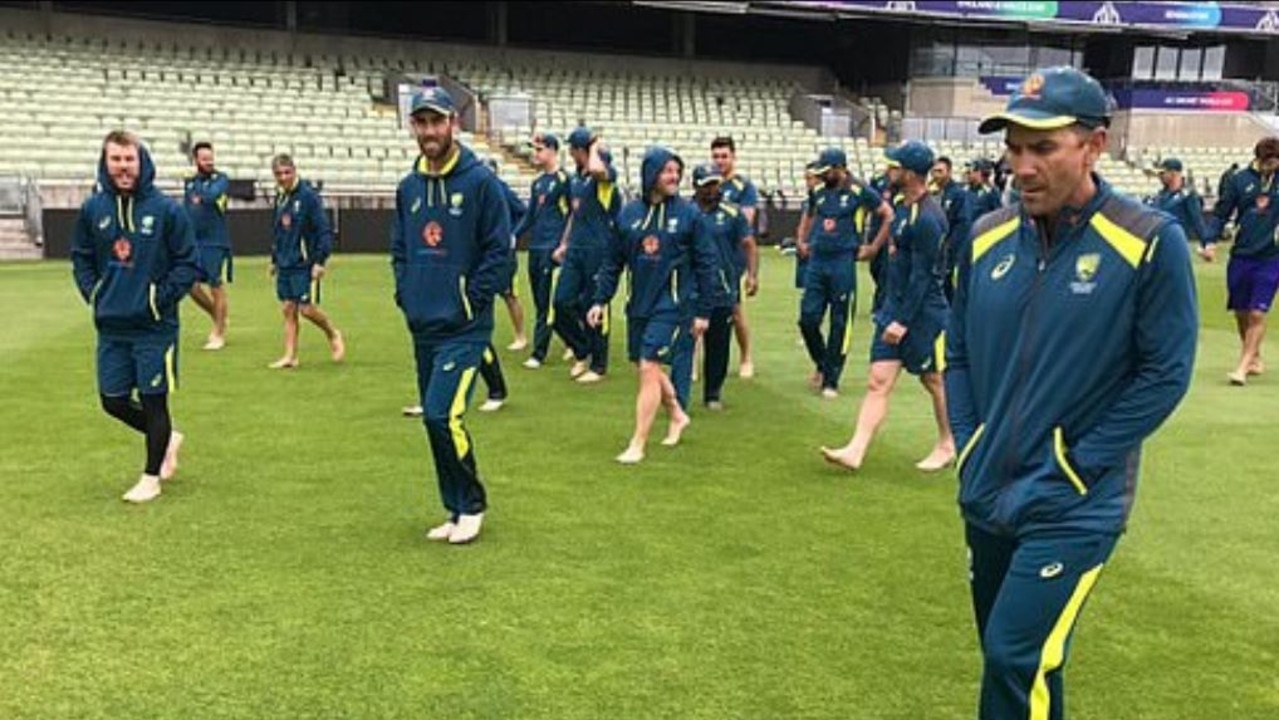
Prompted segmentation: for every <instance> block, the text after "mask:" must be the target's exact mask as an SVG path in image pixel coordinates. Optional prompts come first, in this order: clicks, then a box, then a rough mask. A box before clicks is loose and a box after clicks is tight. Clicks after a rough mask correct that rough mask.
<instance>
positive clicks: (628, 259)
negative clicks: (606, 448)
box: [586, 147, 723, 465]
mask: <svg viewBox="0 0 1279 720" xmlns="http://www.w3.org/2000/svg"><path fill="white" fill-rule="evenodd" d="M683 174H684V161H683V160H681V159H680V158H679V156H677V155H675V154H674V153H672V152H671V151H670V150H667V149H666V148H662V147H656V148H652V149H650V150H649V151H648V152H646V153H644V159H643V161H642V162H641V164H640V181H641V182H640V197H638V198H636V199H635V200H632V201H631V202H630V203H628V204H627V205H626V207H625V208H623V210H622V212H621V214H620V215H619V217H618V219H617V226H618V233H619V237H618V239H617V240H616V241H615V242H614V243H613V245H612V246H611V247H610V252H609V253H608V255H607V256H606V258H605V259H604V263H603V265H602V267H601V268H600V272H599V275H598V276H597V277H596V287H595V291H594V294H595V304H594V305H592V306H591V309H590V310H589V311H588V312H587V315H586V321H587V323H589V324H590V325H591V326H592V327H596V326H598V325H600V324H601V323H602V322H604V316H605V312H606V307H607V305H608V303H609V302H610V301H611V300H612V299H613V295H614V294H615V293H616V292H617V286H618V282H619V280H620V279H621V275H622V272H623V271H624V270H627V271H629V273H630V279H631V283H630V290H631V292H630V298H629V299H628V300H627V303H626V322H627V353H628V355H629V356H630V359H631V362H634V363H636V364H637V365H638V368H639V390H638V392H637V394H636V398H635V432H634V434H633V435H632V436H631V440H630V443H629V444H628V445H627V447H626V450H625V451H623V452H622V454H621V455H618V456H617V458H616V459H617V462H619V463H622V464H624V465H633V464H635V463H639V462H641V461H643V459H644V450H645V447H646V446H647V444H648V435H649V432H650V431H651V430H652V427H653V421H654V420H656V419H657V409H658V408H659V407H661V406H665V407H666V411H667V413H668V415H669V417H670V425H669V427H668V428H667V431H666V437H665V439H663V440H662V444H663V445H666V446H673V445H677V444H679V441H680V436H681V434H682V433H683V432H684V429H685V428H686V427H688V424H689V418H688V413H686V412H685V411H684V409H683V408H682V407H680V403H679V399H678V398H677V396H676V393H675V387H674V384H673V383H672V382H671V378H670V377H668V376H667V375H666V373H665V372H663V371H662V364H663V363H667V364H670V363H672V362H673V361H674V360H675V358H677V357H678V356H681V355H684V356H687V355H689V354H691V353H692V342H693V340H694V339H695V338H697V337H700V336H701V334H702V333H703V332H705V330H706V327H707V324H708V322H709V317H710V310H711V308H712V307H714V306H715V305H717V304H719V302H718V300H719V297H720V296H721V295H722V294H723V291H722V289H721V288H720V286H719V283H718V282H717V279H716V269H717V267H718V264H717V262H716V258H715V250H714V247H713V244H712V243H713V241H712V239H711V237H710V233H709V232H708V231H707V226H706V223H705V222H703V219H702V214H701V212H699V211H698V209H697V208H696V207H694V206H693V205H691V204H689V203H688V202H686V201H684V200H682V199H681V198H680V197H679V183H680V178H681V177H682V176H683Z"/></svg>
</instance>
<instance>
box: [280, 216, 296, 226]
mask: <svg viewBox="0 0 1279 720" xmlns="http://www.w3.org/2000/svg"><path fill="white" fill-rule="evenodd" d="M280 227H283V228H284V229H285V230H288V229H289V228H291V227H293V215H291V214H289V213H284V214H283V215H281V216H280Z"/></svg>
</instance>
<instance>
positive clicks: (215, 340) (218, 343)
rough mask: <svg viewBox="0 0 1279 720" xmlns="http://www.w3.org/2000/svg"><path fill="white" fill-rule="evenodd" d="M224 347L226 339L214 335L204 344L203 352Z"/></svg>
mask: <svg viewBox="0 0 1279 720" xmlns="http://www.w3.org/2000/svg"><path fill="white" fill-rule="evenodd" d="M224 347H226V339H225V338H220V337H217V336H214V335H210V336H209V340H208V342H206V343H204V349H205V350H221V349H222V348H224Z"/></svg>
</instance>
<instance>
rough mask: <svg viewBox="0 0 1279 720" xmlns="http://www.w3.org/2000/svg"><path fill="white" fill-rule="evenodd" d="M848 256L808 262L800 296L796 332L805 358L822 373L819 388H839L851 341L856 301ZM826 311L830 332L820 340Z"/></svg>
mask: <svg viewBox="0 0 1279 720" xmlns="http://www.w3.org/2000/svg"><path fill="white" fill-rule="evenodd" d="M855 262H856V261H855V256H854V255H852V254H851V253H841V254H838V255H831V256H821V255H815V256H813V257H812V258H810V259H809V261H808V271H807V272H806V273H805V274H804V295H803V298H801V300H800V305H799V331H800V334H802V335H803V336H804V346H805V347H806V348H807V349H808V357H809V358H810V359H811V360H812V361H813V365H814V366H815V367H816V368H817V370H818V371H819V372H821V374H822V387H823V388H829V389H832V390H833V389H836V388H838V387H839V378H840V375H842V374H843V372H844V360H845V358H847V357H848V346H849V344H850V343H851V341H852V324H853V307H852V306H853V305H854V304H855V303H856V302H857V268H856V265H855ZM827 310H829V311H830V333H829V334H828V335H827V337H825V338H823V337H822V320H823V319H824V318H825V316H826V312H827Z"/></svg>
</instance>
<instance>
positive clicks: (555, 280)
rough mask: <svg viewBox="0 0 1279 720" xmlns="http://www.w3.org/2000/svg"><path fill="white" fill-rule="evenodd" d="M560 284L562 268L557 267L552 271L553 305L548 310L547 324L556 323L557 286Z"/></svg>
mask: <svg viewBox="0 0 1279 720" xmlns="http://www.w3.org/2000/svg"><path fill="white" fill-rule="evenodd" d="M559 284H560V269H559V268H555V269H554V270H552V271H551V307H550V309H549V310H547V311H546V324H547V325H548V326H549V325H554V324H555V288H557V287H559Z"/></svg>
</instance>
